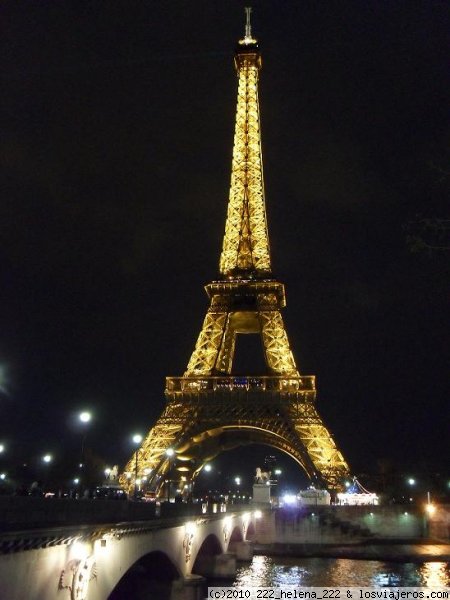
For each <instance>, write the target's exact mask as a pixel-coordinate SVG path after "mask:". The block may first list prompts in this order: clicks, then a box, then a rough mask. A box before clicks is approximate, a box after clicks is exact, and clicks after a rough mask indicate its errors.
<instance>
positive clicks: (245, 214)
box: [220, 7, 271, 279]
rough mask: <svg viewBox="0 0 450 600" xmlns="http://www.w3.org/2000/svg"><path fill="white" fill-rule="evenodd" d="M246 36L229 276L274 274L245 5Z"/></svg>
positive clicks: (238, 59) (225, 271) (240, 57)
mask: <svg viewBox="0 0 450 600" xmlns="http://www.w3.org/2000/svg"><path fill="white" fill-rule="evenodd" d="M245 11H246V15H247V20H246V25H245V37H244V38H243V39H241V40H239V44H238V46H237V49H236V54H235V66H236V70H237V74H238V81H239V83H238V93H237V107H236V120H235V129H234V146H233V159H232V163H231V184H230V194H229V200H228V212H227V220H226V224H225V235H224V239H223V245H222V254H221V257H220V273H221V275H222V276H224V277H226V278H230V277H238V278H240V279H246V278H255V277H256V278H264V277H267V276H268V275H270V272H271V264H270V250H269V236H268V231H267V219H266V207H265V199H264V179H263V162H262V152H261V130H260V119H259V99H258V78H259V71H260V69H261V55H260V52H259V48H258V42H257V40H256V39H254V38H253V37H252V32H251V22H250V14H251V8H250V7H247V8H246V9H245Z"/></svg>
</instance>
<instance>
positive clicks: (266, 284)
mask: <svg viewBox="0 0 450 600" xmlns="http://www.w3.org/2000/svg"><path fill="white" fill-rule="evenodd" d="M246 11H247V22H246V26H245V35H244V38H243V39H241V40H240V41H239V43H238V46H237V49H236V52H235V66H236V71H237V75H238V92H237V109H236V121H235V133H234V147H233V158H232V167H231V186H230V195H229V203H228V213H227V219H226V226H225V235H224V239H223V246H222V253H221V257H220V267H219V269H220V276H219V278H218V279H217V280H216V281H212V282H211V283H209V284H208V285H207V286H206V288H205V289H206V293H207V295H208V298H209V300H210V305H209V309H208V311H207V314H206V317H205V319H204V322H203V327H202V330H201V332H200V335H199V337H198V340H197V343H196V346H195V349H194V351H193V353H192V356H191V358H190V360H189V363H188V366H187V369H186V372H185V373H184V375H183V377H167V379H166V389H165V397H166V407H165V409H164V410H163V413H162V414H161V416H160V417H159V419H158V421H157V422H156V424H155V425H154V426H153V427H152V429H151V430H150V431H149V433H148V435H147V436H146V437H145V439H144V441H143V443H142V445H141V447H140V448H139V449H138V450H137V451H136V453H135V454H134V455H133V456H132V457H131V459H130V461H129V462H128V464H127V465H126V467H125V470H124V473H123V474H122V475H121V478H120V480H121V482H122V484H123V485H125V486H127V487H128V488H129V489H132V488H133V486H134V479H135V478H137V477H138V478H144V481H146V486H147V488H149V489H153V490H155V491H156V492H157V493H158V494H159V495H161V496H163V497H164V496H166V495H167V496H168V495H169V492H170V489H171V487H170V486H171V485H176V488H177V489H178V490H181V491H185V492H186V491H187V492H188V491H189V490H190V488H191V484H192V482H193V481H194V480H195V477H196V475H197V474H198V473H199V472H200V470H201V469H202V467H203V466H204V464H205V463H206V462H208V461H210V460H212V459H213V458H214V457H215V456H217V455H218V454H219V453H221V452H224V451H226V450H229V449H232V448H235V447H239V446H243V445H246V444H252V443H258V444H265V445H268V446H271V447H273V448H276V449H278V450H281V451H283V452H285V453H286V454H288V455H289V456H291V457H292V458H293V459H294V460H296V461H297V463H298V464H299V465H300V466H301V467H302V468H303V469H304V471H305V472H306V474H307V475H308V476H309V478H310V479H311V481H312V482H314V483H316V484H319V485H325V486H327V487H328V488H329V489H338V488H340V487H341V486H342V480H343V479H344V478H345V477H347V476H348V474H349V468H348V466H347V463H346V462H345V460H344V458H343V456H342V454H341V453H340V452H339V450H338V449H337V447H336V445H335V443H334V441H333V439H332V437H331V435H330V433H329V431H328V430H327V428H326V427H325V425H324V424H323V421H322V419H321V418H320V416H319V415H318V413H317V410H316V408H315V405H314V402H315V396H316V389H315V377H314V376H305V375H300V374H299V371H298V369H297V366H296V364H295V360H294V356H293V354H292V351H291V348H290V346H289V341H288V336H287V333H286V330H285V327H284V323H283V318H282V315H281V309H282V308H283V307H284V306H285V304H286V302H285V292H284V285H283V284H282V283H280V282H278V281H276V280H275V279H274V278H273V277H272V269H271V260H270V249H269V237H268V231H267V220H266V211H265V200H264V182H263V163H262V153H261V135H260V116H259V102H258V78H259V72H260V70H261V54H260V51H259V47H258V42H257V40H255V39H254V38H253V36H252V32H251V24H250V9H246ZM245 334H257V335H258V336H260V339H261V341H262V346H263V349H264V359H265V366H266V370H265V372H264V373H263V374H261V375H258V376H254V375H252V376H250V375H247V376H238V375H233V374H232V366H233V358H234V354H235V348H236V340H237V337H238V336H239V335H245Z"/></svg>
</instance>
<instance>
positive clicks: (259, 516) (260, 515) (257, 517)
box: [253, 510, 262, 519]
mask: <svg viewBox="0 0 450 600" xmlns="http://www.w3.org/2000/svg"><path fill="white" fill-rule="evenodd" d="M253 514H254V516H255V519H260V518H261V517H262V512H261V511H260V510H255V512H254V513H253Z"/></svg>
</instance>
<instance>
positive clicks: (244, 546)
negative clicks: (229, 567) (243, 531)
mask: <svg viewBox="0 0 450 600" xmlns="http://www.w3.org/2000/svg"><path fill="white" fill-rule="evenodd" d="M228 552H233V553H234V554H235V555H236V559H237V560H242V561H251V560H252V558H253V544H252V543H251V542H248V541H243V542H231V543H230V545H229V546H228Z"/></svg>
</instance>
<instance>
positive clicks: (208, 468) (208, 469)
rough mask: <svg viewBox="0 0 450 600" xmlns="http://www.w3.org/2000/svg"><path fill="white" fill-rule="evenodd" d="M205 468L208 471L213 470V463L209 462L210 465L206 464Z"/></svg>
mask: <svg viewBox="0 0 450 600" xmlns="http://www.w3.org/2000/svg"><path fill="white" fill-rule="evenodd" d="M204 468H205V471H206V472H207V473H209V472H210V471H211V469H212V467H211V465H210V464H208V465H205V467H204Z"/></svg>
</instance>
